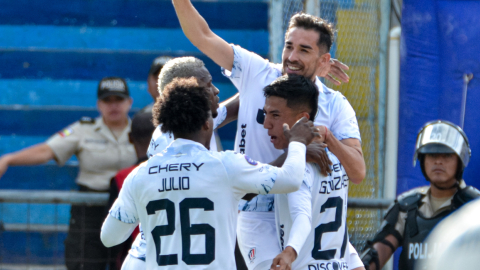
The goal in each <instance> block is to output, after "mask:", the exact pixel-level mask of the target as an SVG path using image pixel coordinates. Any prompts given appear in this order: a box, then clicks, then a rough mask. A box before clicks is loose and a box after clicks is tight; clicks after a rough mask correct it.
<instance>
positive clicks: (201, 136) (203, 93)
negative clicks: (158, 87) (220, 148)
mask: <svg viewBox="0 0 480 270" xmlns="http://www.w3.org/2000/svg"><path fill="white" fill-rule="evenodd" d="M210 103H211V101H210V98H209V90H208V89H207V88H206V87H204V86H200V84H199V83H198V80H197V79H196V78H194V77H191V78H189V79H184V78H177V79H173V81H172V82H171V83H169V84H167V85H166V86H165V88H164V91H163V94H162V95H161V96H160V97H159V98H158V100H157V102H156V103H155V106H154V107H153V119H154V122H156V123H155V125H162V127H161V130H162V132H164V133H165V132H171V133H173V135H174V136H175V138H186V139H192V140H195V141H198V142H200V143H202V144H204V145H205V147H207V148H209V146H210V139H211V137H212V132H213V118H212V113H211V110H210Z"/></svg>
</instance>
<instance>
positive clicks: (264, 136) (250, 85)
mask: <svg viewBox="0 0 480 270" xmlns="http://www.w3.org/2000/svg"><path fill="white" fill-rule="evenodd" d="M232 48H233V52H234V61H233V66H232V71H231V72H228V71H226V70H225V69H223V70H222V71H223V74H224V75H225V76H227V77H228V78H229V79H230V80H231V81H232V83H233V84H234V85H235V87H236V88H237V90H238V92H239V93H240V107H239V110H238V121H237V134H236V136H235V151H236V152H239V153H242V154H246V155H248V156H250V157H251V158H253V159H255V160H259V161H261V162H265V163H268V162H272V161H273V160H275V159H276V158H277V157H278V156H280V155H281V154H282V153H283V151H282V150H278V149H275V147H274V146H273V144H272V143H271V142H270V137H269V136H268V130H267V129H265V128H264V127H263V120H264V113H263V107H264V105H265V96H264V95H263V88H264V87H265V86H267V85H269V84H270V83H272V82H273V81H274V80H276V79H277V78H278V77H280V76H282V65H281V64H274V63H271V62H269V61H268V60H266V59H263V58H262V57H261V56H259V55H258V54H255V53H253V52H250V51H247V50H245V49H243V48H241V47H239V46H233V45H232ZM315 85H316V86H317V88H318V90H319V95H318V111H317V115H316V117H315V121H314V122H315V125H324V126H326V127H327V128H328V129H330V131H331V132H332V133H333V135H334V136H335V137H336V138H337V139H338V140H343V139H348V138H355V139H359V140H360V139H361V138H360V131H359V128H358V123H357V118H356V115H355V111H354V110H353V108H352V106H351V105H350V103H349V102H348V100H347V99H346V98H345V97H344V96H343V95H342V93H340V92H338V91H335V90H332V89H330V88H328V87H327V86H325V85H324V84H323V83H322V82H321V81H320V80H319V78H316V79H315ZM273 202H274V196H273V195H267V196H257V197H255V198H253V199H252V200H251V201H249V202H245V201H244V203H243V204H241V205H239V210H241V211H255V212H268V211H272V210H273V206H274V204H273Z"/></svg>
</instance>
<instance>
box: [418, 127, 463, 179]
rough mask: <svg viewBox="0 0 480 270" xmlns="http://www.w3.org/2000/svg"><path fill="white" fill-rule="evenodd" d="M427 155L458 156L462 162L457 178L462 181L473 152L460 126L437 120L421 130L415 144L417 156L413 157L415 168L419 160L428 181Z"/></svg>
mask: <svg viewBox="0 0 480 270" xmlns="http://www.w3.org/2000/svg"><path fill="white" fill-rule="evenodd" d="M425 154H455V155H457V156H458V159H459V161H460V162H459V163H461V164H459V166H458V168H457V173H456V176H455V177H456V179H457V180H459V181H460V180H461V179H462V176H463V170H464V169H465V167H467V165H468V162H469V161H470V156H471V150H470V145H469V143H468V138H467V135H465V132H463V130H462V129H461V128H460V127H459V126H457V125H455V124H453V123H451V122H449V121H445V120H436V121H431V122H428V123H426V124H425V125H424V126H423V127H422V128H421V129H420V132H419V133H418V135H417V142H416V144H415V154H414V156H413V166H415V165H416V161H417V159H418V160H419V161H420V166H421V168H422V173H423V175H424V176H425V178H427V180H428V177H427V175H426V173H425V169H424V166H423V160H424V158H425Z"/></svg>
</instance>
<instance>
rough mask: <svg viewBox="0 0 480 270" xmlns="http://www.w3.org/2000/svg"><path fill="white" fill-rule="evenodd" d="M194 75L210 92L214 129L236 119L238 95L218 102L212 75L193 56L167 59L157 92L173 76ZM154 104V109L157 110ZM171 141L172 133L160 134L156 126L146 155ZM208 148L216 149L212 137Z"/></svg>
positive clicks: (155, 151)
mask: <svg viewBox="0 0 480 270" xmlns="http://www.w3.org/2000/svg"><path fill="white" fill-rule="evenodd" d="M190 77H195V78H197V79H198V83H199V84H201V85H202V86H205V87H207V88H208V89H209V90H210V91H211V92H212V95H211V99H212V100H211V105H212V108H211V109H212V117H213V118H214V130H215V129H217V128H219V127H221V126H224V125H226V124H228V123H230V122H231V121H233V120H235V119H237V114H238V106H239V100H238V95H235V96H233V97H232V98H230V99H228V100H226V101H224V102H222V103H221V104H219V103H218V101H219V98H218V94H219V92H220V91H219V90H218V88H217V87H215V85H214V84H213V82H212V75H210V72H208V70H207V68H206V67H205V64H204V63H203V61H202V60H200V59H198V58H195V57H191V56H189V57H178V58H174V59H172V60H170V61H168V62H167V63H166V64H165V66H164V67H163V69H162V71H161V72H160V75H159V76H158V90H157V91H158V93H159V94H161V93H162V92H163V88H164V87H165V86H166V85H167V84H169V83H170V82H171V81H173V79H175V78H190ZM155 106H156V105H154V111H155V110H157V109H156V108H155ZM172 141H173V134H162V131H161V130H160V127H157V128H156V129H155V131H154V133H153V136H152V140H151V142H150V146H149V147H148V151H147V155H148V156H149V157H150V156H153V155H155V154H156V153H159V152H161V151H163V150H164V149H165V148H166V147H167V146H168V145H169V144H170V143H171V142H172ZM210 150H211V151H217V144H216V141H215V139H214V137H212V140H211V141H210Z"/></svg>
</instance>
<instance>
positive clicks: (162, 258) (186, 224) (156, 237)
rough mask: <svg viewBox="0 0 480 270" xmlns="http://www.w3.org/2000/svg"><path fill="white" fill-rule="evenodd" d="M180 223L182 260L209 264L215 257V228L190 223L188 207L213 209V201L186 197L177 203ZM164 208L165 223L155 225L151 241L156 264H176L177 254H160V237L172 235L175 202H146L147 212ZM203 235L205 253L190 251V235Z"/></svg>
mask: <svg viewBox="0 0 480 270" xmlns="http://www.w3.org/2000/svg"><path fill="white" fill-rule="evenodd" d="M179 208H180V225H181V231H182V261H184V262H185V263H186V264H187V265H204V264H210V263H211V262H212V261H213V260H214V259H215V228H213V227H212V226H210V225H209V224H193V225H190V214H189V212H190V211H189V210H190V209H194V208H196V209H198V208H200V209H203V210H204V211H213V202H212V201H210V200H209V199H207V198H186V199H184V200H183V201H181V202H180V203H179ZM160 210H165V211H166V214H167V222H168V223H167V225H161V226H156V227H155V228H154V229H153V230H152V236H153V241H154V242H155V249H156V254H157V264H158V265H159V266H164V265H177V264H178V258H177V254H169V255H160V252H161V250H160V247H161V245H160V241H161V240H160V237H161V236H167V235H172V234H173V232H174V231H175V204H174V203H173V202H172V201H170V200H169V199H162V200H155V201H151V202H149V203H148V204H147V213H148V214H149V215H154V214H155V212H156V211H160ZM199 234H204V235H205V254H191V253H190V245H191V243H190V235H199Z"/></svg>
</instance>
